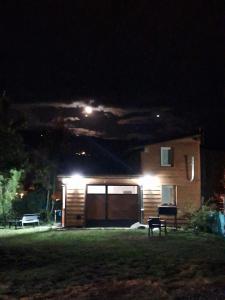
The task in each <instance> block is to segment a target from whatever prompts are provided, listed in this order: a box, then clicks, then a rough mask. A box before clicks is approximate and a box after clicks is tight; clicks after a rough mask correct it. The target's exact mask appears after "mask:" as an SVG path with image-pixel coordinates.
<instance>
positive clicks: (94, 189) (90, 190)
mask: <svg viewBox="0 0 225 300" xmlns="http://www.w3.org/2000/svg"><path fill="white" fill-rule="evenodd" d="M105 193H106V186H105V185H88V187H87V194H105Z"/></svg>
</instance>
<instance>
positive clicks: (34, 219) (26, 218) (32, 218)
mask: <svg viewBox="0 0 225 300" xmlns="http://www.w3.org/2000/svg"><path fill="white" fill-rule="evenodd" d="M21 222H22V227H23V226H24V225H25V224H33V226H35V224H37V225H39V217H38V215H35V214H26V215H23V218H22V220H21Z"/></svg>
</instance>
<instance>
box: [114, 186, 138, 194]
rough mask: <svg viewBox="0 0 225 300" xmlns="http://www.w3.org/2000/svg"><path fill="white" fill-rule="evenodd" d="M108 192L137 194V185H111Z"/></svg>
mask: <svg viewBox="0 0 225 300" xmlns="http://www.w3.org/2000/svg"><path fill="white" fill-rule="evenodd" d="M108 194H137V186H136V185H121V186H120V185H109V186H108Z"/></svg>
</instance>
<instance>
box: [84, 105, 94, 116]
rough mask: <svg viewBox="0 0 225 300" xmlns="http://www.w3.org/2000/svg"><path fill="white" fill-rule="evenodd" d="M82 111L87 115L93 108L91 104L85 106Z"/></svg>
mask: <svg viewBox="0 0 225 300" xmlns="http://www.w3.org/2000/svg"><path fill="white" fill-rule="evenodd" d="M84 112H85V113H86V114H87V115H90V114H92V112H93V108H92V107H91V106H85V108H84Z"/></svg>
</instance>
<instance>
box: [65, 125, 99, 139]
mask: <svg viewBox="0 0 225 300" xmlns="http://www.w3.org/2000/svg"><path fill="white" fill-rule="evenodd" d="M68 129H69V130H70V131H71V132H73V133H74V134H75V135H76V136H90V137H104V136H105V132H101V131H95V130H91V129H86V128H74V127H73V128H68Z"/></svg>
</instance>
